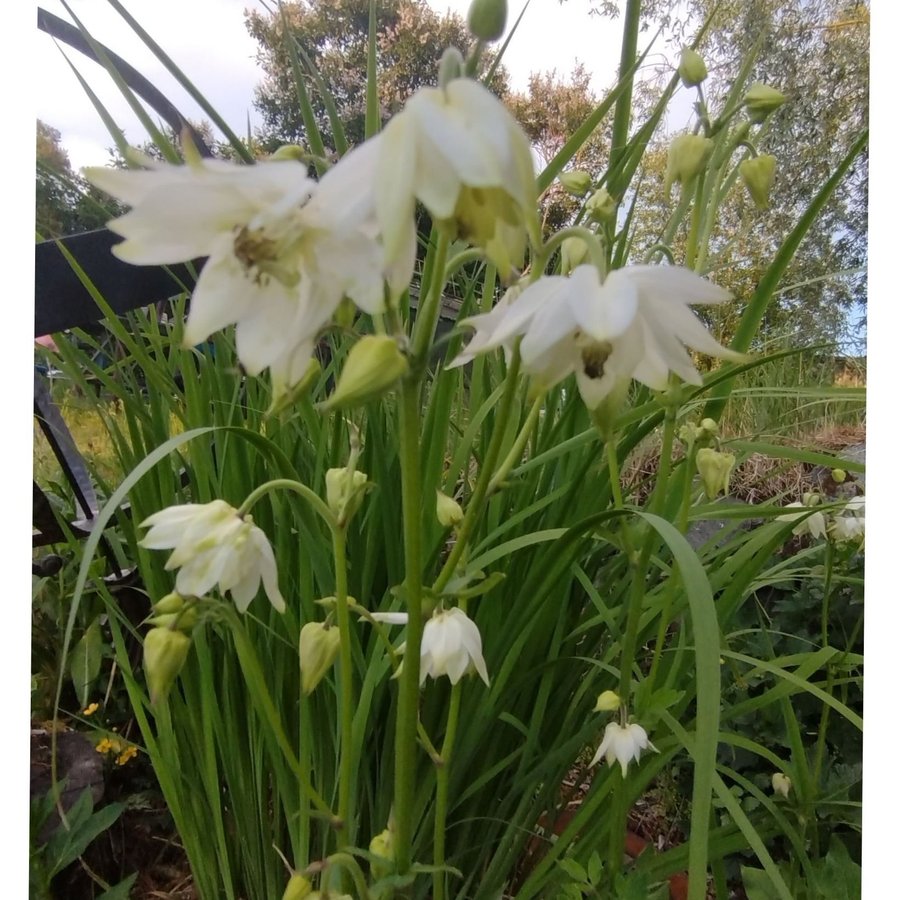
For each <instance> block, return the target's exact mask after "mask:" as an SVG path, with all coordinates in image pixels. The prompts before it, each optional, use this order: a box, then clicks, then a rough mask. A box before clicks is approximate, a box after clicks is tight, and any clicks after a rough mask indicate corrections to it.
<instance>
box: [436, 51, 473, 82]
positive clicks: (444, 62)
mask: <svg viewBox="0 0 900 900" xmlns="http://www.w3.org/2000/svg"><path fill="white" fill-rule="evenodd" d="M465 68H466V61H465V60H464V59H463V55H462V53H460V52H459V50H457V49H456V47H448V48H447V49H446V50H445V51H444V53H443V55H442V56H441V61H440V64H439V65H438V84H439V85H440V86H441V87H446V86H447V85H448V84H450V82H451V81H453V80H454V79H455V78H462V77H463V72H464V71H465Z"/></svg>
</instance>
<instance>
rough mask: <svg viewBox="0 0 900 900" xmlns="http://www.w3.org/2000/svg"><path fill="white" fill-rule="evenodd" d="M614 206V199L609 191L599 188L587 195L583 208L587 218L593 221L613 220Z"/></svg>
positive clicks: (614, 215) (614, 217)
mask: <svg viewBox="0 0 900 900" xmlns="http://www.w3.org/2000/svg"><path fill="white" fill-rule="evenodd" d="M616 206H617V204H616V201H615V200H614V199H613V198H612V197H611V196H610V194H609V191H607V190H606V188H600V189H599V190H596V191H594V193H593V194H591V196H590V197H588V199H587V202H586V203H585V204H584V209H585V212H586V213H587V215H588V218H589V219H593V220H594V221H595V222H615V221H616Z"/></svg>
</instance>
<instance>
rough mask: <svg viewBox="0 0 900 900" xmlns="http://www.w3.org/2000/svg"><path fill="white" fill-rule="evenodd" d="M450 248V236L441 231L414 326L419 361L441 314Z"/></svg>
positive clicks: (426, 348) (414, 342)
mask: <svg viewBox="0 0 900 900" xmlns="http://www.w3.org/2000/svg"><path fill="white" fill-rule="evenodd" d="M449 249H450V238H449V237H447V235H446V234H444V233H443V232H439V233H438V239H437V249H436V251H435V255H434V257H435V258H434V265H433V266H432V267H431V278H430V279H429V280H428V295H427V297H426V298H425V299H424V300H422V299H421V298H420V300H419V308H418V311H417V312H416V322H415V325H414V326H413V335H412V356H413V359H414V360H416V361H417V362H422V361H423V360H424V359H425V355H426V354H427V352H428V347H429V346H430V344H431V340H432V338H433V337H434V329H435V326H436V325H437V320H438V317H439V316H440V312H441V300H442V298H443V293H444V284H445V281H446V271H445V270H446V268H447V252H448V250H449Z"/></svg>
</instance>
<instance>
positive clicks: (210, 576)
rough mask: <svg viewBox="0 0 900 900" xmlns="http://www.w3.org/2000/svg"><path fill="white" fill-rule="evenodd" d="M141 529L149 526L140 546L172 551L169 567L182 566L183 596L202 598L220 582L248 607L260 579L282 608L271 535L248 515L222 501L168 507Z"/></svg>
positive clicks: (178, 581)
mask: <svg viewBox="0 0 900 900" xmlns="http://www.w3.org/2000/svg"><path fill="white" fill-rule="evenodd" d="M141 528H149V529H150V530H149V531H148V532H147V534H146V535H145V536H144V539H143V540H142V541H141V542H140V544H141V546H142V547H146V548H147V549H149V550H168V549H173V550H174V553H172V555H171V556H170V557H169V559H168V561H167V562H166V569H169V570H171V569H178V570H179V572H178V575H177V576H176V579H175V589H176V591H178V593H179V594H181V595H182V596H184V597H202V596H203V595H204V594H206V593H208V592H209V591H210V590H211V589H212V588H213V587H214V586H215V585H217V584H218V586H219V590H221V591H222V592H223V593H224V592H225V591H230V592H231V596H232V598H233V600H234V605H235V606H236V607H237V608H238V610H239V611H240V612H245V611H246V609H247V607H248V606H249V605H250V601H251V600H252V599H253V598H254V597H255V596H256V592H257V591H258V590H259V583H260V581H262V583H263V587H264V588H265V591H266V596H267V597H268V598H269V602H270V603H271V604H272V606H274V607H275V609H277V610H278V612H284V609H285V604H284V598H283V597H282V596H281V592H280V591H279V590H278V570H277V568H276V565H275V555H274V553H273V552H272V545H271V544H270V543H269V539H268V538H267V537H266V535H265V533H264V532H263V531H262V529H260V528H258V527H257V526H256V525H254V524H253V519H252V518H251V517H250V516H243V517H241V516H239V515H238V514H237V510H236V509H235V508H234V507H233V506H229V505H228V504H227V503H226V502H225V501H224V500H213V501H212V502H211V503H186V504H184V505H182V506H170V507H168V509H164V510H161V511H160V512H158V513H154V514H153V515H152V516H150V517H149V518H148V519H145V520H144V521H143V522H141Z"/></svg>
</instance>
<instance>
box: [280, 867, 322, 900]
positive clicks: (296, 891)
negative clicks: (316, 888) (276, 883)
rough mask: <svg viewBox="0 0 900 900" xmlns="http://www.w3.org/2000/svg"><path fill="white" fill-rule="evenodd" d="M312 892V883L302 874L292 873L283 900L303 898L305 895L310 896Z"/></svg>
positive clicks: (282, 896) (301, 899) (300, 899)
mask: <svg viewBox="0 0 900 900" xmlns="http://www.w3.org/2000/svg"><path fill="white" fill-rule="evenodd" d="M312 892H313V889H312V885H311V884H310V883H309V882H308V881H307V880H306V879H305V878H304V877H303V876H302V875H298V874H296V873H295V874H293V875H291V880H290V881H289V882H288V883H287V887H286V888H285V889H284V893H283V894H282V895H281V900H303V898H304V897H310V896H311V895H312ZM317 893H318V892H317Z"/></svg>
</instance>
